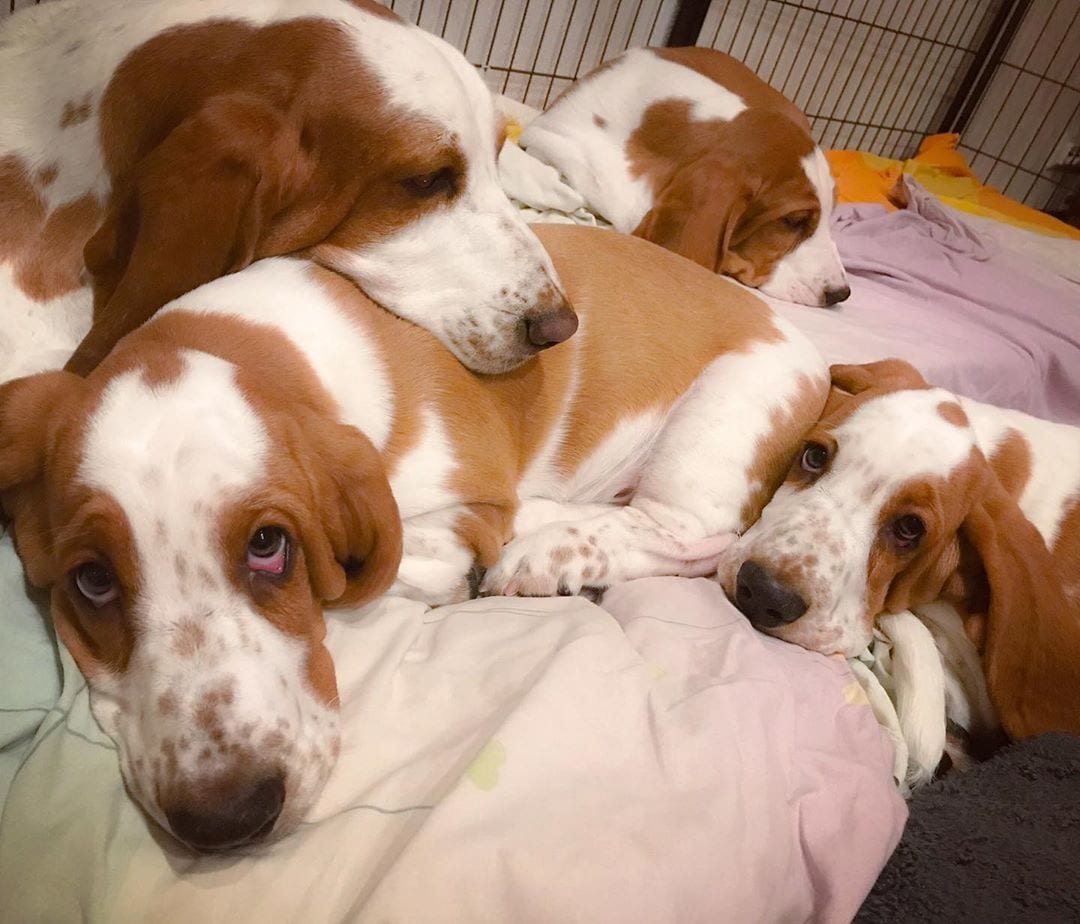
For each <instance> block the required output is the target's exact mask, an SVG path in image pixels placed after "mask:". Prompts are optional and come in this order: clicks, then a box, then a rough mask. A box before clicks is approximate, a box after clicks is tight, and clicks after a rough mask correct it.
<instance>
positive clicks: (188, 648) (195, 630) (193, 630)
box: [173, 619, 206, 658]
mask: <svg viewBox="0 0 1080 924" xmlns="http://www.w3.org/2000/svg"><path fill="white" fill-rule="evenodd" d="M205 644H206V633H205V632H204V631H203V628H202V626H200V625H199V624H198V623H197V622H195V620H193V619H185V620H184V621H183V622H181V623H180V624H179V625H178V626H177V627H176V634H175V636H174V638H173V651H174V652H175V653H176V654H177V656H178V657H181V658H193V657H194V656H195V653H196V652H197V651H198V650H199V649H200V648H202V646H203V645H205Z"/></svg>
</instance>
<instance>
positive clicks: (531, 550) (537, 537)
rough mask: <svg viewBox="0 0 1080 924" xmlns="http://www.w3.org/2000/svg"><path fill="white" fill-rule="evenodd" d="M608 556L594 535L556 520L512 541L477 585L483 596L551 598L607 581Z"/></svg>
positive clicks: (597, 586) (578, 592) (569, 594)
mask: <svg viewBox="0 0 1080 924" xmlns="http://www.w3.org/2000/svg"><path fill="white" fill-rule="evenodd" d="M610 572H611V560H610V556H609V555H608V554H607V553H606V552H604V551H603V550H602V549H600V548H598V547H597V545H596V540H595V537H591V536H587V535H585V534H584V533H583V532H582V531H581V530H580V529H579V528H577V527H574V526H567V525H565V524H561V523H555V524H552V525H550V526H546V527H544V528H542V529H538V530H537V531H536V532H534V533H530V534H528V535H526V536H521V537H520V538H517V539H514V540H512V541H511V542H510V543H509V544H508V545H506V546H505V547H504V548H503V551H502V556H501V557H500V558H499V560H498V562H496V563H495V565H494V567H492V568H490V569H488V572H487V574H486V575H485V576H484V580H483V582H482V583H481V585H480V591H481V593H482V594H484V595H486V596H497V595H505V596H510V597H512V596H519V597H554V596H573V595H576V594H580V593H581V592H582V590H583V589H585V588H590V589H593V588H603V587H605V586H607V584H608V583H609V580H608V578H609V574H610Z"/></svg>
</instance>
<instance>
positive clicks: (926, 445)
mask: <svg viewBox="0 0 1080 924" xmlns="http://www.w3.org/2000/svg"><path fill="white" fill-rule="evenodd" d="M942 403H951V404H956V403H957V402H956V398H955V397H954V396H953V395H951V394H950V393H949V392H947V391H944V390H942V389H940V388H931V389H925V390H919V391H898V392H893V393H892V394H888V395H883V396H882V397H880V398H875V399H872V400H870V401H867V402H866V403H865V404H863V405H862V407H860V408H859V409H858V410H856V411H855V413H853V414H852V415H851V416H850V417H849V418H848V419H847V420H845V421H844V422H843V423H842V424H840V426H838V427H837V428H836V429H835V430H834V431H833V436H834V437H835V438H836V442H837V451H836V462H835V463H834V466H833V468H832V469H831V471H837V470H838V469H843V468H846V467H847V465H849V464H851V463H853V462H855V463H863V464H865V465H869V466H870V469H869V472H868V474H870V475H871V477H872V476H874V475H877V476H879V477H881V478H884V479H888V478H895V479H896V480H897V481H898V482H899V481H907V480H908V479H910V478H917V477H920V476H925V475H939V476H941V477H946V476H948V475H949V473H950V472H952V471H953V470H954V469H955V468H956V467H957V466H958V465H961V464H962V463H963V462H964V461H965V460H966V459H967V458H968V456H969V455H970V454H971V450H972V447H973V446H974V445H975V438H974V433H973V432H972V430H971V428H970V427H966V426H957V425H956V424H954V423H950V422H949V421H947V420H946V419H945V418H944V417H942V416H941V414H940V413H939V411H938V406H939V405H941V404H942ZM845 445H846V446H849V447H852V448H854V450H855V451H854V452H850V451H849V452H848V453H845V451H844V450H845Z"/></svg>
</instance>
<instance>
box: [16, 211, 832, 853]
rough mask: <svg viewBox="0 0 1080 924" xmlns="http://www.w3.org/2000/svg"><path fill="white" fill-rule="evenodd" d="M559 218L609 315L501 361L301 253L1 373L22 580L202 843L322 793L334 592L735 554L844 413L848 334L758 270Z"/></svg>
mask: <svg viewBox="0 0 1080 924" xmlns="http://www.w3.org/2000/svg"><path fill="white" fill-rule="evenodd" d="M537 233H538V234H539V235H540V236H541V239H542V240H543V243H544V244H545V246H546V247H547V249H548V251H549V253H550V255H551V257H552V258H553V260H554V264H555V266H556V267H557V269H558V271H559V273H560V274H561V277H562V279H563V281H564V283H565V285H566V291H567V293H568V295H569V296H570V298H571V300H572V301H573V303H574V304H575V305H576V306H577V309H578V310H579V312H580V313H581V326H582V330H581V331H580V332H579V333H578V335H577V336H575V337H573V338H571V339H570V340H569V341H568V342H567V343H564V344H561V345H560V346H558V347H556V348H555V349H552V350H549V351H547V352H545V353H543V354H541V355H539V356H537V357H536V358H534V359H533V360H531V361H530V362H528V363H526V364H524V365H523V366H521V367H519V368H518V369H516V370H514V371H512V372H509V373H506V374H503V375H500V376H478V375H475V374H473V373H471V372H469V371H468V370H466V369H465V368H464V367H463V366H461V365H460V364H459V363H458V362H457V361H456V360H455V359H454V357H453V356H452V355H451V354H450V353H449V352H447V351H446V350H445V348H443V347H442V346H441V345H440V344H439V343H438V341H437V340H436V339H435V338H433V337H432V336H431V335H430V334H428V333H427V332H426V331H424V330H421V329H420V328H417V327H415V326H412V325H410V324H407V323H405V322H403V321H401V320H399V319H397V318H395V317H393V316H392V315H390V314H388V313H386V312H383V311H381V310H379V309H378V308H377V307H376V306H375V305H374V304H373V303H372V302H371V301H369V300H368V299H367V298H366V297H365V296H364V295H363V294H362V293H361V292H360V291H359V290H358V289H357V288H356V287H355V286H354V285H352V284H351V282H349V281H348V280H347V279H345V278H344V277H342V276H340V275H338V274H336V273H334V272H332V271H330V270H328V269H326V268H325V267H322V266H320V265H318V264H317V263H314V262H311V261H305V260H301V259H296V258H284V257H279V258H272V259H268V260H264V261H260V262H258V263H255V264H253V265H252V266H250V267H248V268H247V269H245V270H242V271H240V272H238V273H235V274H233V275H230V276H225V277H222V278H220V279H218V280H216V281H214V282H211V283H209V284H207V285H205V286H203V287H201V288H199V289H197V290H195V291H194V292H191V293H188V294H187V295H184V296H183V297H181V298H179V299H177V300H175V301H173V302H171V303H170V304H169V305H167V306H166V307H165V308H163V309H162V310H160V311H159V312H158V313H157V314H156V315H155V317H154V318H153V319H151V321H150V322H148V323H147V324H145V325H143V326H142V327H140V328H139V329H137V330H136V331H135V332H133V333H132V334H130V335H128V336H127V337H126V338H125V339H124V340H122V341H121V342H120V344H119V345H118V346H117V348H116V349H115V350H114V351H113V352H112V353H111V354H110V355H109V356H108V357H107V358H106V359H105V361H104V362H102V363H101V365H100V366H98V367H97V369H96V370H95V371H94V372H93V373H91V375H90V376H89V377H87V378H85V379H83V378H80V377H78V376H75V375H73V374H70V373H67V372H51V373H42V374H39V375H37V376H31V377H27V378H22V379H18V380H16V381H14V382H11V383H9V384H8V385H6V386H4V387H3V388H0V504H2V506H3V509H4V510H5V511H6V514H7V515H8V516H9V517H10V518H11V520H12V522H13V525H14V535H15V540H16V546H17V549H18V552H19V555H20V556H21V558H22V561H23V564H24V567H25V569H26V573H27V576H28V578H29V580H30V581H31V583H33V584H34V585H36V586H38V587H43V588H44V587H48V588H51V590H52V614H53V620H54V622H55V625H56V630H57V634H58V635H59V637H60V638H61V639H62V640H63V641H64V643H65V644H66V645H67V647H68V648H69V649H70V651H71V653H72V654H73V655H74V657H75V660H76V661H77V663H78V664H79V666H80V668H81V669H82V671H83V672H84V673H85V674H86V676H87V678H88V681H89V684H90V689H91V706H92V709H93V711H94V715H95V716H96V717H97V719H98V721H99V722H100V723H101V725H102V727H103V728H104V729H105V730H106V731H107V732H108V733H109V734H110V735H111V736H112V737H113V738H114V740H115V741H116V742H117V745H118V748H119V754H120V762H121V767H122V770H123V775H124V778H125V780H126V781H127V785H128V788H129V789H130V791H131V793H132V794H133V795H134V796H135V798H136V799H138V801H139V802H140V803H141V804H142V805H143V806H144V807H145V809H146V811H147V812H148V813H149V814H150V815H151V816H152V817H153V818H154V819H155V820H156V821H157V822H159V823H160V824H161V825H163V826H164V827H165V828H166V829H167V830H169V831H171V832H172V833H173V834H175V835H176V836H177V837H178V838H179V839H180V840H182V841H184V842H185V843H187V844H188V845H190V846H192V847H194V848H196V849H199V850H212V849H222V848H227V847H233V846H237V845H241V844H249V843H253V842H255V841H258V840H260V839H264V838H266V837H268V836H269V835H271V833H273V834H274V835H275V836H276V835H280V834H283V833H285V832H287V831H288V830H290V829H291V828H292V827H294V826H295V825H296V824H297V822H298V821H299V819H300V818H301V816H303V814H304V813H305V812H306V811H307V809H308V808H309V807H310V806H311V805H312V802H313V800H314V799H315V797H316V796H317V795H318V793H319V791H320V790H321V788H322V786H323V783H324V781H325V780H326V777H327V775H328V773H329V771H330V768H331V766H332V764H333V761H334V758H335V756H336V754H337V751H338V748H339V746H340V737H341V734H342V730H341V729H340V728H339V727H338V724H337V718H336V716H337V709H336V707H337V690H336V684H335V675H334V667H333V664H332V663H331V660H330V656H329V654H328V653H327V651H326V649H325V648H324V647H323V636H324V632H325V628H324V625H323V616H322V608H323V606H324V605H327V606H330V605H333V606H355V605H358V604H361V603H363V602H365V601H368V600H371V599H372V598H373V597H375V596H376V595H377V594H379V593H382V592H383V591H385V590H387V589H388V588H389V589H390V590H391V591H392V592H394V593H398V594H404V595H407V596H410V597H413V598H417V599H420V600H424V601H427V602H429V603H436V604H437V603H448V602H454V601H461V600H465V599H468V598H469V597H470V595H471V594H472V592H473V591H475V590H477V589H478V588H476V586H475V584H476V576H475V571H474V565H475V564H479V565H481V566H483V567H486V568H487V569H488V570H487V574H486V577H484V579H483V585H482V587H481V588H479V589H482V590H483V591H484V592H486V593H520V594H527V595H548V594H556V593H576V592H577V591H579V590H580V589H581V588H583V587H602V586H606V585H610V584H613V583H615V582H618V581H624V580H628V579H631V578H635V577H642V576H647V575H662V574H675V575H679V574H682V575H703V574H711V573H713V572H715V570H716V567H717V564H718V561H719V555H720V553H721V552H722V550H723V549H724V548H725V547H726V546H727V545H728V544H729V543H730V541H731V539H732V537H733V536H734V535H735V534H736V533H738V532H739V531H741V530H742V529H744V528H745V527H746V526H747V525H748V524H749V523H751V522H753V521H754V520H755V519H756V518H757V516H758V513H759V512H760V510H761V507H762V505H763V504H764V503H765V501H766V499H767V498H768V497H769V496H770V494H771V492H772V491H773V490H775V488H776V486H777V485H778V484H779V482H780V481H781V480H782V478H783V476H784V473H785V472H786V471H787V468H788V466H789V463H790V461H791V455H792V453H793V452H794V451H795V450H796V449H797V448H798V441H799V437H800V436H801V435H802V434H803V433H804V432H805V431H806V429H807V428H808V427H809V426H811V425H812V424H813V422H814V421H815V420H817V418H818V415H819V414H820V412H821V409H822V407H823V406H824V402H825V398H826V394H827V391H828V375H827V369H826V366H825V364H824V361H823V360H822V359H821V358H820V356H819V355H818V354H817V352H816V350H815V349H814V348H813V347H812V345H811V344H810V343H809V341H807V340H806V339H805V338H804V337H803V336H802V335H801V334H799V333H798V332H797V331H796V330H795V329H794V328H792V327H791V326H789V325H788V324H787V323H786V322H784V321H782V320H781V319H779V318H777V317H776V316H774V315H773V314H772V313H771V312H770V311H769V310H768V308H766V307H765V306H763V305H762V304H760V300H759V299H758V298H756V297H755V296H754V295H752V294H751V293H748V292H746V291H745V290H743V289H740V288H739V287H738V286H736V285H735V284H733V283H731V282H729V281H727V280H723V279H720V278H718V277H717V276H715V275H714V274H713V273H710V272H707V271H705V270H703V269H702V268H701V267H698V266H695V265H694V264H693V263H691V262H690V261H688V260H683V259H682V258H681V257H677V256H675V255H674V254H671V253H669V252H667V251H665V250H663V249H661V248H659V247H656V246H655V245H653V244H650V243H648V242H646V241H642V240H639V239H636V238H633V237H629V236H626V235H621V234H614V233H612V232H610V231H603V230H598V229H589V228H579V227H573V226H542V227H539V228H538V229H537ZM399 517H400V519H399ZM402 521H403V522H404V532H403V531H402V529H403V528H402ZM511 539H512V541H509V542H508V540H511ZM507 543H508V544H507ZM504 546H505V547H504ZM402 556H403V557H402ZM399 561H400V564H399Z"/></svg>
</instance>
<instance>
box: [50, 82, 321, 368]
mask: <svg viewBox="0 0 1080 924" xmlns="http://www.w3.org/2000/svg"><path fill="white" fill-rule="evenodd" d="M310 170H311V166H310V160H309V158H307V157H306V156H305V154H304V152H303V150H302V147H301V144H300V133H299V129H298V127H297V126H295V125H293V124H291V123H289V122H288V121H287V120H286V119H285V118H284V116H283V115H282V114H281V113H280V112H279V111H278V110H276V109H275V108H273V107H272V106H270V105H269V104H267V103H265V102H263V101H261V100H259V99H257V98H255V97H252V96H248V95H245V94H233V95H226V96H218V97H214V98H212V99H210V100H209V101H208V102H207V103H206V104H205V105H204V106H203V107H202V108H200V109H199V110H198V111H197V112H196V113H194V114H193V115H191V116H190V117H188V118H187V119H186V120H184V121H183V122H181V123H180V124H179V125H178V126H177V127H176V128H174V129H173V130H172V131H171V132H170V133H169V134H168V135H167V136H166V137H165V139H164V140H163V141H162V142H161V143H160V144H159V145H158V146H157V147H155V148H154V149H153V150H151V151H150V152H149V153H148V154H147V155H146V156H145V157H143V158H142V160H140V161H139V162H138V164H136V166H135V168H134V171H133V174H132V176H131V177H130V178H129V179H127V180H126V181H122V183H121V186H120V188H118V189H117V190H116V192H115V194H114V199H113V201H112V202H111V204H110V206H109V209H108V212H107V214H106V217H105V220H104V222H103V223H102V225H101V226H100V228H99V229H98V231H97V232H96V233H95V234H94V235H93V237H91V238H90V240H89V241H88V242H87V244H86V246H85V248H84V251H83V257H84V259H85V262H86V266H87V268H88V269H89V270H90V273H91V274H92V276H93V280H94V305H95V309H94V323H93V326H92V328H91V329H90V332H89V333H88V334H87V335H86V337H85V338H84V339H83V341H82V343H80V344H79V347H78V349H77V350H76V351H75V353H74V354H73V355H72V357H71V359H70V360H69V361H68V363H67V366H66V367H65V368H66V369H67V370H68V371H71V372H75V373H77V374H79V375H86V374H87V373H89V372H90V371H92V370H93V368H94V367H95V366H96V365H97V364H98V363H99V362H100V361H101V360H102V359H103V358H104V357H105V355H106V354H107V353H108V352H109V350H111V349H112V347H113V346H114V345H115V344H116V342H117V341H118V340H120V338H121V337H123V336H124V335H125V334H128V333H130V332H131V331H132V330H134V329H135V328H136V327H138V326H139V325H140V324H142V323H143V322H145V321H146V320H148V319H149V318H150V317H151V315H152V314H153V313H154V312H155V311H156V310H157V309H158V308H160V307H161V306H162V305H164V304H165V303H166V302H168V301H169V300H171V299H173V298H176V297H178V296H180V295H183V294H184V293H185V292H188V291H190V290H191V289H194V288H195V287H196V286H198V285H201V284H202V283H204V282H208V281H209V280H211V279H215V278H217V277H218V276H222V275H224V274H226V273H230V272H232V271H234V270H237V269H240V268H241V267H243V266H246V265H247V264H248V263H250V262H251V260H252V259H253V258H254V256H255V253H256V247H257V245H258V242H259V239H260V236H261V235H262V234H263V233H264V231H265V229H266V227H267V224H268V223H269V221H270V220H271V219H272V218H273V216H274V215H275V213H277V212H279V211H280V210H282V209H283V208H285V206H286V205H287V204H288V203H289V201H290V199H291V198H292V197H293V196H294V195H295V194H296V192H297V191H298V189H299V188H300V187H301V186H302V184H303V182H304V181H305V178H306V176H307V175H308V174H309V173H310Z"/></svg>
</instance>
